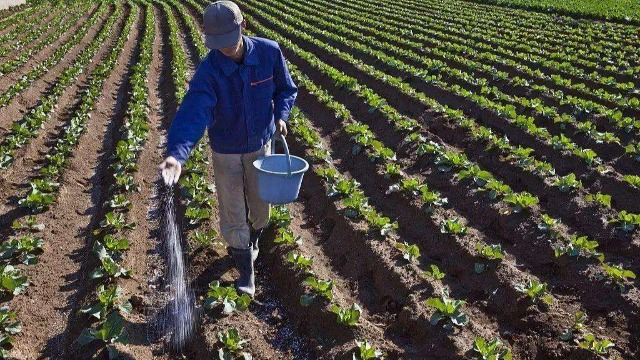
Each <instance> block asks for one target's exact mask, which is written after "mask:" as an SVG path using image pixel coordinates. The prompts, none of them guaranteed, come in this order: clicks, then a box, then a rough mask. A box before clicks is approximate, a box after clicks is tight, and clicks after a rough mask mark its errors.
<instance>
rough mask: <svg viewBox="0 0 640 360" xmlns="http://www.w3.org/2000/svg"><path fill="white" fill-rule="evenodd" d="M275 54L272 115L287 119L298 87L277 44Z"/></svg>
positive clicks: (276, 117)
mask: <svg viewBox="0 0 640 360" xmlns="http://www.w3.org/2000/svg"><path fill="white" fill-rule="evenodd" d="M277 56H278V58H277V59H276V62H275V69H274V72H273V80H274V82H275V85H276V90H275V92H274V94H273V104H274V109H273V115H274V117H275V119H276V120H278V119H282V120H284V121H288V120H289V113H290V112H291V108H292V107H293V103H294V102H295V100H296V96H297V95H298V87H297V86H296V84H295V83H294V82H293V79H291V74H289V69H288V68H287V63H286V62H285V60H284V55H283V54H282V50H281V49H280V47H279V46H278V49H277Z"/></svg>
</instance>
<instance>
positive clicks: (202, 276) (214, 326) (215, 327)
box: [167, 6, 304, 359]
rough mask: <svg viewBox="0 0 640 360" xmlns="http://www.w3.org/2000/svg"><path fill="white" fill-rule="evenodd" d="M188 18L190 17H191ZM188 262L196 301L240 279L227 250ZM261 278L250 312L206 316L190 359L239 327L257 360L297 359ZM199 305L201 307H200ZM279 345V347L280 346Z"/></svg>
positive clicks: (189, 42) (187, 40)
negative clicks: (216, 283) (213, 286)
mask: <svg viewBox="0 0 640 360" xmlns="http://www.w3.org/2000/svg"><path fill="white" fill-rule="evenodd" d="M172 8H173V7H172ZM185 8H186V9H187V10H189V11H188V13H189V14H191V16H192V18H193V20H195V23H196V24H199V25H200V26H202V23H201V21H202V20H201V16H198V15H195V14H196V12H195V10H194V9H193V8H191V7H188V6H185ZM173 13H174V15H176V20H177V22H178V25H179V26H180V28H181V32H182V33H183V34H185V35H184V37H182V36H180V37H179V39H180V40H181V43H182V45H183V46H184V48H185V50H186V51H187V58H188V59H189V60H190V63H191V64H190V65H191V66H192V67H191V69H192V71H191V72H190V74H192V73H193V70H194V69H195V67H194V66H193V65H192V64H193V63H197V62H198V61H199V60H200V59H199V55H198V53H197V51H196V47H195V44H194V43H193V40H194V39H191V37H190V35H189V33H188V31H187V30H186V25H185V23H184V19H182V18H181V16H179V15H178V14H177V11H176V10H175V9H173ZM186 15H187V16H188V14H186ZM167 42H168V39H167ZM173 115H175V113H174V114H172V116H170V117H168V118H167V120H168V121H169V122H170V121H171V119H173ZM201 141H207V142H208V139H207V137H206V136H204V137H203V139H202V140H201ZM207 154H208V155H209V158H210V154H211V149H210V148H209V147H208V146H207ZM210 174H211V175H210V177H209V179H208V180H209V181H210V182H212V180H213V176H215V174H213V171H211V172H210ZM183 211H184V210H182V211H177V216H178V217H181V213H183ZM218 218H219V217H218V209H217V207H216V208H215V209H214V214H213V216H212V219H211V220H210V221H209V222H208V223H207V224H204V225H202V226H200V229H201V230H206V229H207V228H205V226H211V227H213V228H215V229H216V231H219V225H218ZM221 241H223V240H221ZM262 256H264V255H262ZM258 262H259V263H260V262H261V259H260V258H258ZM187 263H188V264H190V265H189V272H190V278H191V279H190V281H191V282H192V287H193V289H194V291H195V294H196V298H198V297H199V296H204V295H206V290H207V288H208V284H209V282H211V281H213V280H217V279H218V280H221V282H223V283H225V284H232V283H233V281H235V279H236V278H237V276H238V274H237V271H236V269H235V265H234V264H233V260H232V259H231V257H230V256H229V255H228V254H227V252H226V250H225V249H214V248H209V249H201V248H194V249H193V251H191V252H190V254H189V259H188V260H187ZM257 266H259V265H257ZM261 275H262V274H261V272H260V268H258V270H257V271H256V279H257V280H256V281H257V289H256V298H255V300H254V302H252V305H251V307H250V310H249V311H244V312H240V313H236V314H233V315H232V316H229V317H219V316H217V315H213V314H204V315H203V319H202V320H201V323H200V325H199V327H198V328H197V330H196V338H195V339H194V341H193V343H192V344H193V346H191V347H190V348H188V350H187V351H186V352H185V354H186V355H187V357H188V358H194V359H195V358H198V359H199V358H203V357H204V356H208V357H211V356H212V354H215V349H216V343H217V342H218V340H217V337H216V333H217V331H220V330H223V329H228V328H230V327H235V328H237V329H238V331H239V333H240V335H241V336H242V337H243V338H245V339H247V340H249V344H248V351H249V352H250V353H251V354H252V355H253V356H254V358H256V359H271V358H277V359H292V358H293V357H292V355H293V353H290V352H289V351H288V349H289V348H295V349H298V348H300V345H299V344H300V343H301V342H302V341H301V339H300V338H299V337H298V336H297V334H296V333H295V329H291V328H289V325H288V324H287V323H285V322H283V320H282V316H281V315H279V314H283V313H284V311H283V310H282V308H280V307H279V306H278V304H277V302H275V301H271V300H268V301H267V300H263V297H262V294H263V292H264V294H265V296H264V297H265V298H269V297H272V296H276V295H277V294H275V293H272V292H270V290H269V289H267V288H265V287H262V286H260V285H261V284H264V285H266V284H267V281H266V279H262V276H261ZM263 281H264V282H263ZM198 301H200V300H198ZM263 301H264V302H263ZM197 305H198V306H200V304H197ZM276 344H278V345H277V346H276ZM299 353H300V352H298V354H299ZM303 357H304V356H303Z"/></svg>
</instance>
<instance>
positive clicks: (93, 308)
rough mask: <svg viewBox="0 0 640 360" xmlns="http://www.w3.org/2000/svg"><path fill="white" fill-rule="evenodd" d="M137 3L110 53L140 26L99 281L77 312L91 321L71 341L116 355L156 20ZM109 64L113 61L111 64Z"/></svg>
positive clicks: (99, 239) (125, 308)
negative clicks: (93, 295) (94, 344)
mask: <svg viewBox="0 0 640 360" xmlns="http://www.w3.org/2000/svg"><path fill="white" fill-rule="evenodd" d="M140 3H141V5H142V7H143V8H144V9H143V10H142V13H143V14H144V15H141V14H140V13H141V11H140V5H139V4H138V3H137V2H135V3H134V2H128V4H129V7H130V8H131V11H130V14H129V17H128V18H127V21H126V23H125V24H124V26H123V35H124V34H126V35H127V36H123V37H121V38H120V39H119V42H118V44H117V45H116V47H115V49H116V50H117V51H116V52H114V53H113V59H117V57H118V55H119V54H120V52H121V51H122V49H123V47H124V44H125V42H126V41H127V39H128V38H129V36H128V34H130V32H131V31H132V29H133V28H134V25H136V24H139V27H137V28H138V29H142V31H143V34H142V37H141V38H140V39H139V41H138V43H137V44H136V46H137V47H138V49H139V50H138V54H137V57H136V59H135V64H134V65H133V68H132V69H131V73H130V76H129V79H128V85H127V86H128V87H129V88H130V97H129V99H128V102H127V105H126V106H127V108H126V115H125V118H124V120H123V123H122V124H121V125H120V128H119V129H118V132H119V135H115V136H116V137H118V138H119V140H118V142H117V145H116V146H115V151H114V154H113V156H112V159H113V161H112V162H111V164H110V166H109V168H110V170H111V171H112V176H113V180H112V181H113V182H110V183H111V186H110V187H109V189H108V193H107V194H108V195H107V198H106V201H105V203H104V207H103V209H102V212H103V213H104V215H103V217H102V221H101V222H100V224H99V226H98V228H96V229H95V230H94V232H93V234H94V235H95V236H96V241H95V243H94V245H93V252H94V253H95V254H96V256H97V258H98V260H99V264H100V265H98V267H97V268H96V269H94V270H93V271H92V272H91V274H90V278H91V279H100V282H99V284H98V285H97V287H96V298H95V299H94V300H93V301H92V302H91V304H88V305H86V306H84V307H82V308H81V309H80V312H82V313H84V314H87V315H88V316H90V317H91V319H92V320H93V321H94V322H93V324H92V325H91V326H89V327H87V328H85V329H84V330H83V331H82V333H81V334H80V336H79V337H78V339H77V340H76V343H77V344H78V345H79V346H85V345H87V344H89V343H92V342H94V341H96V340H97V341H99V342H100V346H101V347H104V348H105V349H106V352H107V353H108V354H109V357H111V358H114V357H116V355H117V354H118V351H117V350H116V348H115V344H116V343H118V342H126V334H125V332H123V330H124V317H123V315H124V314H126V313H129V312H130V311H131V310H132V305H131V303H129V302H128V301H125V298H124V294H123V290H122V288H121V287H120V285H119V284H118V281H119V280H118V279H119V278H126V277H129V276H131V275H132V272H131V270H127V269H125V268H124V267H123V266H122V265H121V263H122V262H123V260H124V257H125V254H126V251H127V250H128V249H129V248H130V247H131V245H132V244H131V243H130V241H129V239H128V236H127V235H128V232H129V231H130V230H133V229H134V228H135V227H136V223H135V222H129V221H128V212H129V209H130V208H131V206H132V205H131V203H130V201H129V198H130V197H131V194H132V193H133V192H136V191H139V189H140V184H137V183H136V181H135V176H134V175H135V173H136V172H137V170H138V167H137V162H138V157H139V154H140V152H141V151H142V149H143V147H144V145H145V142H146V140H147V135H148V133H149V124H148V123H147V118H148V113H149V107H150V104H149V89H148V86H147V82H148V73H149V67H150V64H151V61H152V47H153V42H154V37H155V25H154V21H155V18H154V13H153V11H151V5H150V4H149V3H147V2H144V1H141V2H140ZM138 18H141V20H138ZM132 61H133V60H132ZM114 64H115V61H114V62H113V63H112V66H113V65H114Z"/></svg>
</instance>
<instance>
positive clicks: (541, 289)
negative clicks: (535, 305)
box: [515, 279, 553, 304]
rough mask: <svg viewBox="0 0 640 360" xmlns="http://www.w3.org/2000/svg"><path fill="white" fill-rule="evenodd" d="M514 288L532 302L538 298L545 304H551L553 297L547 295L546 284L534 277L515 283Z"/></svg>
mask: <svg viewBox="0 0 640 360" xmlns="http://www.w3.org/2000/svg"><path fill="white" fill-rule="evenodd" d="M515 288H516V290H518V291H519V292H521V293H523V294H525V295H526V296H527V297H529V298H530V299H531V300H533V301H534V302H536V301H538V300H540V301H542V302H543V303H545V304H551V303H552V302H553V298H552V297H551V295H549V290H548V289H547V284H546V283H541V282H539V281H538V280H536V279H529V280H527V282H526V283H524V284H517V285H516V287H515Z"/></svg>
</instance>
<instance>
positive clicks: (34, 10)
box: [0, 2, 52, 40]
mask: <svg viewBox="0 0 640 360" xmlns="http://www.w3.org/2000/svg"><path fill="white" fill-rule="evenodd" d="M51 10H52V7H51V4H48V3H44V2H43V3H41V4H39V5H37V6H32V7H29V8H27V9H24V10H22V11H19V12H16V13H14V14H12V15H11V16H8V17H6V18H4V19H2V20H0V31H4V30H5V29H7V28H9V27H11V26H13V25H16V28H17V27H20V26H21V25H24V24H25V23H27V24H29V25H31V26H33V23H31V22H30V21H33V19H39V18H40V14H41V13H48V12H49V11H51ZM14 29H15V28H14ZM14 29H12V30H14ZM12 30H10V31H9V32H8V33H11V32H12ZM12 38H13V37H9V38H8V39H12ZM5 40H6V39H5Z"/></svg>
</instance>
